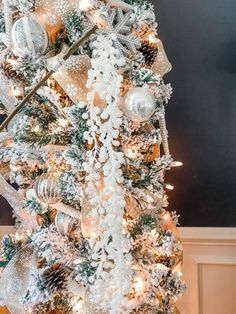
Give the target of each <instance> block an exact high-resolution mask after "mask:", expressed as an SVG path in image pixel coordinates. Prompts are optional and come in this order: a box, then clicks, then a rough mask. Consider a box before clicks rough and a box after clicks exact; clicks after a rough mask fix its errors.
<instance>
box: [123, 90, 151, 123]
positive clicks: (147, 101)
mask: <svg viewBox="0 0 236 314" xmlns="http://www.w3.org/2000/svg"><path fill="white" fill-rule="evenodd" d="M121 106H122V108H121V109H122V111H123V113H124V114H125V115H126V117H127V118H129V119H130V120H131V121H133V122H144V121H147V120H148V119H150V118H151V116H152V115H153V114H154V112H155V109H156V99H155V97H154V96H153V94H152V93H151V92H150V91H149V90H148V89H145V88H142V87H135V88H133V89H131V90H130V91H128V92H127V93H126V95H125V96H124V98H123V102H122V105H121Z"/></svg>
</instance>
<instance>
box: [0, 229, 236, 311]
mask: <svg viewBox="0 0 236 314" xmlns="http://www.w3.org/2000/svg"><path fill="white" fill-rule="evenodd" d="M11 230H12V227H0V238H2V235H3V234H5V233H8V232H11ZM180 232H181V235H182V240H183V245H184V265H183V273H184V280H185V281H186V282H187V285H188V290H187V292H186V294H185V295H184V297H183V298H182V299H181V301H180V302H179V305H178V307H179V310H180V313H181V314H235V313H236V228H180ZM5 313H8V312H7V311H6V310H5V309H2V310H1V308H0V314H5ZM91 314H92V313H91Z"/></svg>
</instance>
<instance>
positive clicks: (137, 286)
mask: <svg viewBox="0 0 236 314" xmlns="http://www.w3.org/2000/svg"><path fill="white" fill-rule="evenodd" d="M134 288H135V291H137V292H140V291H142V290H143V280H142V278H140V277H137V278H135V281H134Z"/></svg>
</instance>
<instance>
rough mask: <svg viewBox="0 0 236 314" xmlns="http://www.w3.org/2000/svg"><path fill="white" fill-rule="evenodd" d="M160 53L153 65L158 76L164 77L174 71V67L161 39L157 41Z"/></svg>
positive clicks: (153, 69)
mask: <svg viewBox="0 0 236 314" xmlns="http://www.w3.org/2000/svg"><path fill="white" fill-rule="evenodd" d="M157 46H158V53H157V57H156V59H155V60H154V62H153V64H152V71H153V72H154V73H156V74H159V75H161V77H163V76H164V75H165V74H167V73H168V72H170V71H171V70H172V65H171V63H170V61H169V60H168V58H167V55H166V52H165V49H164V47H163V44H162V41H161V40H160V39H158V40H157Z"/></svg>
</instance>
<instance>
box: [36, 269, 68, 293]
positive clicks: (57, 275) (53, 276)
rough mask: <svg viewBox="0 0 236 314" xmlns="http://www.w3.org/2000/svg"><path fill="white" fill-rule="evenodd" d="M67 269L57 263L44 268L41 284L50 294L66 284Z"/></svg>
mask: <svg viewBox="0 0 236 314" xmlns="http://www.w3.org/2000/svg"><path fill="white" fill-rule="evenodd" d="M68 274H69V273H68V271H67V270H66V269H65V268H64V267H63V266H62V265H61V264H59V263H56V264H54V265H53V266H52V267H49V268H48V269H46V270H45V272H44V273H43V275H42V284H43V285H44V287H45V289H47V290H48V292H49V293H50V294H54V293H56V292H59V291H62V290H63V289H65V287H66V284H67V276H68Z"/></svg>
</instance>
